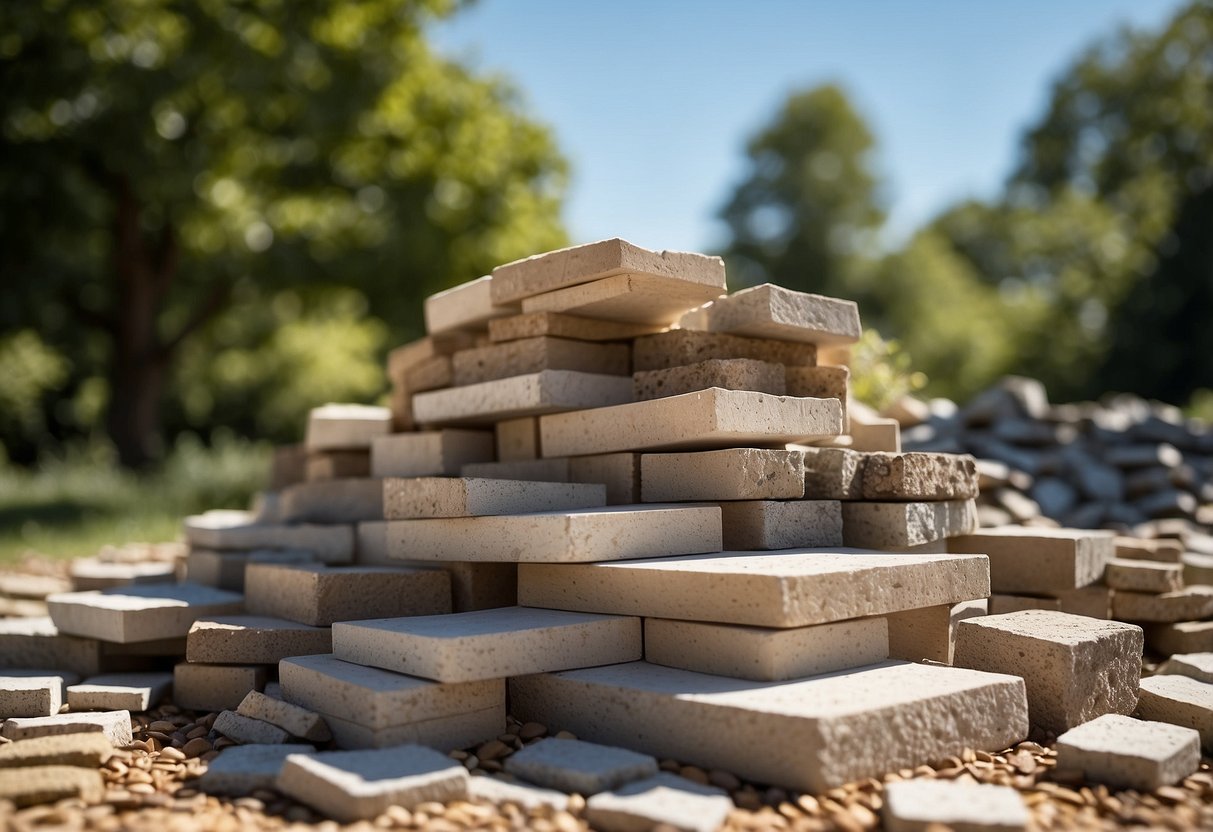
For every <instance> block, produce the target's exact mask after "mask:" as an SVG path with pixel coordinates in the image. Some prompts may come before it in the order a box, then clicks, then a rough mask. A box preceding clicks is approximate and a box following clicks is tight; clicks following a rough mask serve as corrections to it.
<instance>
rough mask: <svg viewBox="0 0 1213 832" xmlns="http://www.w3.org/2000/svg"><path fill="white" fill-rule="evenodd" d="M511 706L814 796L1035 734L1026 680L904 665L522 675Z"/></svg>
mask: <svg viewBox="0 0 1213 832" xmlns="http://www.w3.org/2000/svg"><path fill="white" fill-rule="evenodd" d="M510 701H511V703H512V710H513V711H514V715H515V716H516V717H518V718H519V719H521V720H525V721H535V722H542V723H543V724H545V725H561V726H563V727H564V728H565V729H566V730H569V731H572V732H573V733H575V734H576V735H577V736H578V737H579V738H582V739H585V740H589V741H593V742H600V743H606V744H612V745H621V746H624V747H627V748H631V749H632V750H635V751H640V752H642V753H647V754H653V755H654V756H657V757H659V758H673V759H676V760H679V761H683V762H687V763H692V764H694V765H698V766H701V767H703V768H719V769H723V770H725V771H729V772H732V773H734V774H736V775H738V776H739V777H743V778H746V779H750V780H754V781H757V782H761V783H772V784H775V785H779V786H783V787H786V788H792V789H799V790H805V791H810V792H814V793H820V792H823V791H825V790H827V789H830V788H833V787H836V786H840V785H842V784H843V783H847V782H851V781H854V780H860V779H863V778H865V777H881V776H883V775H884V774H885V773H886V772H888V771H890V770H896V769H899V768H903V767H904V768H913V767H914V766H917V765H920V764H922V763H925V762H926V761H929V760H938V759H943V758H944V757H947V756H949V755H952V754H959V753H960V752H961V751H962V750H963V749H965V748H996V749H1001V748H1006V747H1007V746H1009V745H1013V744H1014V743H1016V742H1018V741H1019V740H1021V739H1023V738H1024V737H1025V736H1026V735H1027V732H1028V721H1027V707H1026V702H1025V698H1024V688H1023V680H1022V679H1020V678H1018V677H1012V676H1003V675H1000V674H990V673H982V672H979V671H970V670H960V669H957V668H948V667H937V666H929V665H918V664H905V663H896V662H889V663H883V664H877V665H870V666H868V667H865V668H860V669H857V670H852V671H848V672H845V673H831V674H826V675H822V676H813V677H810V678H808V679H800V680H796V681H791V682H767V683H760V682H750V681H741V680H737V679H727V678H724V677H721V676H710V675H707V674H703V673H693V672H691V671H686V670H677V669H673V668H666V667H659V666H657V665H652V664H648V663H645V662H634V663H630V664H623V665H613V666H610V667H600V668H592V669H588V670H572V671H565V672H562V673H549V674H540V675H537V676H523V677H519V678H516V679H513V680H511V681H510ZM945 715H947V716H945ZM932 726H934V727H932Z"/></svg>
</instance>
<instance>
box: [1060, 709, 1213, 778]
mask: <svg viewBox="0 0 1213 832" xmlns="http://www.w3.org/2000/svg"><path fill="white" fill-rule="evenodd" d="M1057 768H1058V769H1059V770H1062V771H1079V772H1082V775H1083V777H1084V778H1085V779H1087V780H1089V781H1094V782H1096V783H1105V784H1107V785H1108V786H1111V787H1113V788H1116V789H1137V790H1138V791H1142V792H1152V791H1154V790H1155V789H1157V788H1160V787H1162V786H1170V785H1173V784H1175V783H1178V782H1179V781H1180V780H1183V779H1184V778H1185V777H1187V776H1188V775H1190V774H1192V773H1193V772H1195V771H1196V770H1197V769H1198V768H1200V734H1198V733H1197V732H1196V731H1194V730H1192V729H1191V728H1184V727H1181V726H1178V725H1168V724H1166V723H1163V722H1147V721H1144V720H1140V719H1133V718H1132V717H1127V716H1121V715H1119V714H1104V715H1103V716H1101V717H1098V718H1096V719H1093V720H1091V721H1090V722H1087V723H1084V724H1083V725H1079V726H1078V727H1077V728H1071V729H1070V730H1069V731H1066V732H1065V733H1064V734H1062V735H1061V736H1060V737H1058V738H1057Z"/></svg>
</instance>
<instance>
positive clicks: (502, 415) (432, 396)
mask: <svg viewBox="0 0 1213 832" xmlns="http://www.w3.org/2000/svg"><path fill="white" fill-rule="evenodd" d="M631 400H632V381H631V379H629V378H627V377H626V376H606V375H599V374H595V373H579V372H576V371H574V370H543V371H541V372H538V373H530V374H528V375H522V376H513V377H511V378H501V379H496V380H494V381H485V382H481V383H480V384H469V385H467V386H466V387H452V388H450V389H448V390H432V391H430V392H428V393H419V394H417V395H416V396H414V397H413V416H414V417H415V418H416V419H417V421H418V422H419V423H421V424H423V425H442V426H458V425H491V424H492V423H494V422H500V421H503V420H505V419H518V418H521V417H523V416H539V415H542V414H545V413H558V412H560V411H566V410H581V409H584V408H602V407H608V406H610V405H617V404H622V403H624V402H630V401H631Z"/></svg>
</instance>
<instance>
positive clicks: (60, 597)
mask: <svg viewBox="0 0 1213 832" xmlns="http://www.w3.org/2000/svg"><path fill="white" fill-rule="evenodd" d="M46 601H47V607H48V609H49V611H50V616H51V620H52V621H53V622H55V626H56V627H57V628H58V629H59V631H60V632H64V633H70V634H75V635H82V636H89V637H91V638H97V639H101V640H103V641H116V642H119V643H122V644H126V643H129V642H136V641H157V640H160V639H165V638H176V637H180V636H184V635H185V634H186V633H188V632H189V630H190V625H192V624H193V623H194V621H196V620H197V619H199V618H201V617H203V616H208V615H229V614H234V613H238V612H240V611H241V609H242V607H243V599H242V598H241V596H240V595H238V594H236V593H234V592H227V591H225V590H222V589H215V588H214V587H209V586H200V585H198V584H148V585H133V586H124V587H116V588H113V589H103V590H99V591H87V592H64V593H59V594H56V595H51V596H49V597H48V598H47V599H46Z"/></svg>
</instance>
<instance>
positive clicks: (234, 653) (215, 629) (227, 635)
mask: <svg viewBox="0 0 1213 832" xmlns="http://www.w3.org/2000/svg"><path fill="white" fill-rule="evenodd" d="M332 644H333V642H332V635H331V633H330V631H329V630H328V629H327V628H324V627H313V626H311V625H308V624H300V623H299V622H297V621H288V620H287V619H285V618H270V617H268V616H260V615H231V616H220V617H217V618H204V619H199V620H198V621H195V622H194V626H193V627H191V628H190V632H189V635H188V636H187V637H186V652H185V658H186V660H187V661H190V662H200V663H203V664H277V663H278V661H279V660H280V659H285V658H286V657H287V656H307V655H312V654H315V653H328V652H331V650H332Z"/></svg>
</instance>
